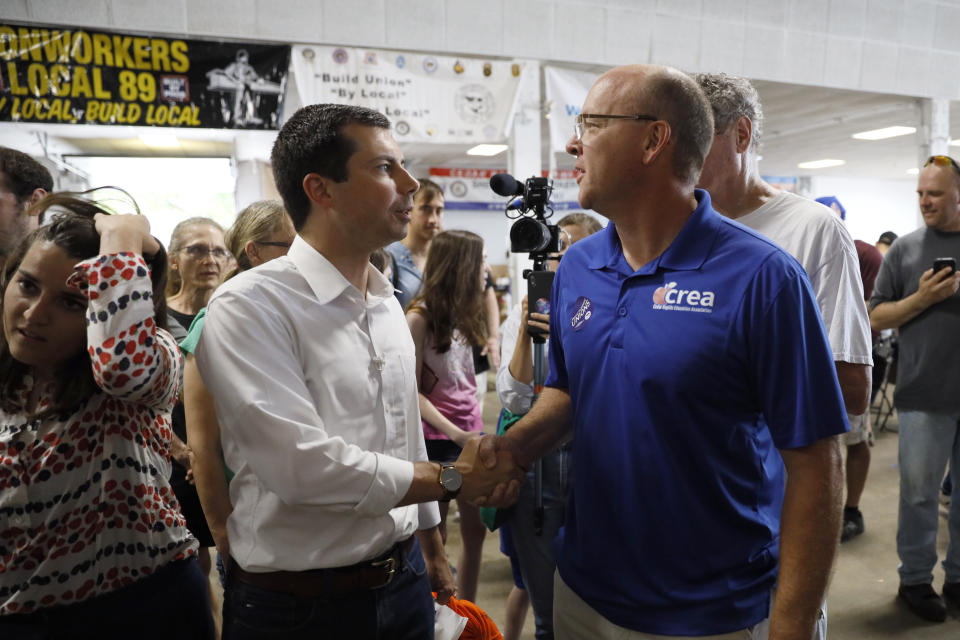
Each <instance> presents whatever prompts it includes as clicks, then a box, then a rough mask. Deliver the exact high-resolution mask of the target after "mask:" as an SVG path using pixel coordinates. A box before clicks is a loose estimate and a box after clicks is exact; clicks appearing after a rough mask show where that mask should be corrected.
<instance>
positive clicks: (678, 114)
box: [641, 67, 713, 182]
mask: <svg viewBox="0 0 960 640" xmlns="http://www.w3.org/2000/svg"><path fill="white" fill-rule="evenodd" d="M641 101H642V105H643V108H644V112H645V113H649V114H651V115H654V116H656V117H658V118H660V119H661V120H666V121H667V122H668V123H669V124H670V135H671V138H672V139H673V142H674V151H673V169H674V173H675V174H676V176H677V177H678V178H681V179H683V180H685V181H688V182H696V180H697V178H699V177H700V170H701V169H703V162H704V161H705V160H706V159H707V154H708V153H710V145H711V143H712V142H713V115H712V114H711V112H710V103H709V102H707V98H706V97H705V96H704V95H703V92H702V91H701V90H700V88H699V87H697V83H696V82H694V81H693V79H692V78H690V76H688V75H687V74H685V73H683V72H680V71H677V70H676V69H671V68H669V67H668V68H664V69H662V70H657V71H654V72H653V73H651V74H650V76H649V78H648V79H647V82H645V83H644V84H643V86H642V97H641Z"/></svg>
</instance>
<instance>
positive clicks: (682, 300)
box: [653, 282, 715, 313]
mask: <svg viewBox="0 0 960 640" xmlns="http://www.w3.org/2000/svg"><path fill="white" fill-rule="evenodd" d="M714 298H715V295H714V293H713V291H700V290H698V289H681V288H680V287H678V286H677V283H676V282H668V283H667V284H665V285H663V286H662V287H658V288H657V290H656V291H654V292H653V308H654V309H662V310H664V311H696V312H698V313H711V312H712V311H713V301H714Z"/></svg>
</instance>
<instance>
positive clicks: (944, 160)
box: [923, 156, 960, 173]
mask: <svg viewBox="0 0 960 640" xmlns="http://www.w3.org/2000/svg"><path fill="white" fill-rule="evenodd" d="M931 164H932V165H936V166H938V167H949V166H952V167H953V169H954V170H955V171H956V172H957V173H960V165H958V164H957V161H956V160H954V159H953V158H951V157H950V156H930V157H929V158H927V161H926V162H924V163H923V166H925V167H928V166H930V165H931Z"/></svg>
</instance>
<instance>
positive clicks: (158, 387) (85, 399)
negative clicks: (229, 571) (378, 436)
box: [0, 194, 214, 639]
mask: <svg viewBox="0 0 960 640" xmlns="http://www.w3.org/2000/svg"><path fill="white" fill-rule="evenodd" d="M35 207H38V208H40V212H46V213H47V216H48V219H50V220H51V222H50V223H49V224H47V225H45V226H42V227H40V228H39V229H37V230H36V231H34V232H32V233H31V234H30V235H28V236H27V237H26V238H25V239H24V240H23V241H22V242H21V244H20V245H19V247H18V248H17V249H16V250H15V251H14V252H13V254H12V255H11V256H10V258H9V259H8V261H7V263H6V265H5V266H4V272H3V278H2V284H0V290H2V318H3V332H2V339H0V637H3V638H8V637H9V638H24V637H26V638H119V637H127V636H131V635H134V636H135V635H143V634H144V633H147V635H150V637H156V634H153V633H151V632H152V631H153V630H162V633H163V634H164V636H165V637H179V638H197V639H200V638H203V639H209V638H212V637H213V635H214V630H213V621H212V618H211V616H210V603H209V600H208V596H207V585H206V580H205V578H204V576H203V575H202V572H201V571H200V569H199V567H198V566H197V561H196V556H197V541H196V540H194V538H193V537H192V536H191V535H190V533H189V532H188V530H187V527H186V523H185V522H184V518H183V516H182V515H181V514H180V508H179V505H178V504H177V500H176V499H175V498H174V496H173V492H172V491H171V489H170V484H169V482H168V480H167V477H168V476H169V473H170V458H169V448H170V439H171V429H170V411H171V409H172V407H173V404H174V402H175V401H176V391H177V386H178V379H179V371H180V352H179V350H178V349H177V345H176V343H175V342H174V340H173V338H172V337H171V335H170V334H169V333H168V332H167V331H166V330H165V327H166V305H165V301H164V297H163V285H164V283H165V280H166V255H165V253H164V251H163V247H162V246H161V245H160V243H159V242H158V241H157V240H156V239H154V238H152V237H151V236H150V233H149V229H150V226H149V224H148V223H147V220H146V218H144V217H143V216H139V215H107V212H106V211H105V210H104V209H103V208H101V207H100V206H99V205H98V204H97V203H96V202H93V201H92V200H90V199H88V198H84V197H78V196H74V195H69V194H56V195H52V196H48V197H47V198H46V199H45V200H43V201H41V202H40V203H38V204H37V205H35ZM51 214H52V215H51ZM172 612H176V615H174V616H171V615H170V614H171V613H172Z"/></svg>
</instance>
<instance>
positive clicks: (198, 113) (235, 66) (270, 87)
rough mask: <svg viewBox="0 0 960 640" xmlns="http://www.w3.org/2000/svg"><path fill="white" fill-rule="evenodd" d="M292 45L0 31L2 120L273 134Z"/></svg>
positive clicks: (22, 28) (11, 27) (36, 29)
mask: <svg viewBox="0 0 960 640" xmlns="http://www.w3.org/2000/svg"><path fill="white" fill-rule="evenodd" d="M289 66H290V47H289V46H275V45H262V44H246V43H236V42H214V41H208V40H183V39H177V38H163V37H148V36H135V35H127V34H124V33H116V32H110V31H93V30H90V29H73V28H62V27H42V26H36V25H17V24H4V23H0V121H8V122H49V123H59V124H117V125H138V126H158V127H204V128H228V129H276V128H277V127H278V125H279V120H280V110H281V107H282V102H283V91H284V85H285V83H286V78H287V70H288V68H289Z"/></svg>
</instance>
